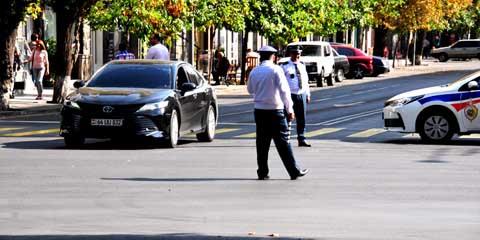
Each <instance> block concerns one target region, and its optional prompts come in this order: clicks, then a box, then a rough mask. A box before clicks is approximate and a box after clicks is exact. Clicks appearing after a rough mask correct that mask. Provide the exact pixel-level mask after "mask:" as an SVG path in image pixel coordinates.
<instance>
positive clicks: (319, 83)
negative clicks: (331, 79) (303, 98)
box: [316, 69, 325, 87]
mask: <svg viewBox="0 0 480 240" xmlns="http://www.w3.org/2000/svg"><path fill="white" fill-rule="evenodd" d="M316 82H317V87H323V84H324V82H325V73H324V71H323V69H322V71H321V72H320V75H318V76H317V79H316Z"/></svg>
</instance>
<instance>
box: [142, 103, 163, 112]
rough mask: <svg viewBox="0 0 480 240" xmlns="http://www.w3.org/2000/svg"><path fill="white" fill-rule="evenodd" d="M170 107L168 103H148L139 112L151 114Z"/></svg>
mask: <svg viewBox="0 0 480 240" xmlns="http://www.w3.org/2000/svg"><path fill="white" fill-rule="evenodd" d="M167 106H168V101H162V102H156V103H147V104H145V105H143V107H141V108H140V109H138V110H137V112H149V111H155V110H162V109H164V108H166V107H167Z"/></svg>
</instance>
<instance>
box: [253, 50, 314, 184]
mask: <svg viewBox="0 0 480 240" xmlns="http://www.w3.org/2000/svg"><path fill="white" fill-rule="evenodd" d="M258 52H259V53H260V62H261V64H260V65H259V66H258V67H256V68H254V69H253V70H252V72H251V73H250V76H249V79H250V80H249V81H248V86H247V90H248V92H249V93H250V94H252V95H253V98H254V105H255V110H254V117H255V124H256V134H257V136H256V149H257V165H258V169H257V175H258V179H259V180H266V179H269V175H268V173H269V169H268V151H269V149H270V143H271V141H272V139H273V141H274V142H275V146H276V148H277V151H278V153H279V155H280V158H281V159H282V162H283V165H284V166H285V168H286V169H287V172H288V174H289V175H290V179H291V180H295V179H297V178H298V177H302V176H305V174H307V172H308V169H303V170H302V169H301V168H300V166H299V164H298V163H297V161H296V160H295V157H294V156H293V151H292V146H291V144H290V131H289V128H288V124H287V117H288V119H289V120H293V118H294V117H295V114H294V112H293V103H292V99H291V96H290V89H289V87H288V82H287V79H285V75H284V73H283V70H282V68H281V67H280V66H278V65H275V64H274V60H275V53H276V52H277V50H276V49H275V48H273V47H271V46H264V47H262V48H260V49H259V50H258ZM286 115H287V116H286Z"/></svg>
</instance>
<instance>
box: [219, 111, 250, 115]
mask: <svg viewBox="0 0 480 240" xmlns="http://www.w3.org/2000/svg"><path fill="white" fill-rule="evenodd" d="M246 113H253V110H249V111H243V112H233V113H225V114H220V117H225V116H233V115H239V114H246Z"/></svg>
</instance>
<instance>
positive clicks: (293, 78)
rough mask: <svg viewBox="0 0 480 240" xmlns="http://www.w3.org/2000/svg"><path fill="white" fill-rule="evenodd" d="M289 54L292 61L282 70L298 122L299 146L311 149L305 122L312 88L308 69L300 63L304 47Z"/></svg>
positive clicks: (286, 63)
mask: <svg viewBox="0 0 480 240" xmlns="http://www.w3.org/2000/svg"><path fill="white" fill-rule="evenodd" d="M288 52H289V54H290V59H289V60H288V61H287V62H285V63H283V64H282V68H283V72H284V74H285V78H286V79H287V81H288V86H289V87H290V92H291V96H292V101H293V111H294V112H295V117H296V122H297V140H298V146H299V147H311V146H312V145H310V144H309V143H307V140H306V137H305V132H306V124H305V120H306V118H307V104H308V103H310V86H309V84H308V73H307V68H306V67H305V64H303V62H301V61H300V55H301V53H302V47H301V46H294V47H292V48H289V49H288ZM289 125H290V124H289Z"/></svg>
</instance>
